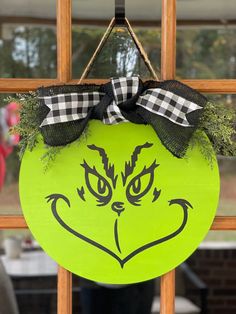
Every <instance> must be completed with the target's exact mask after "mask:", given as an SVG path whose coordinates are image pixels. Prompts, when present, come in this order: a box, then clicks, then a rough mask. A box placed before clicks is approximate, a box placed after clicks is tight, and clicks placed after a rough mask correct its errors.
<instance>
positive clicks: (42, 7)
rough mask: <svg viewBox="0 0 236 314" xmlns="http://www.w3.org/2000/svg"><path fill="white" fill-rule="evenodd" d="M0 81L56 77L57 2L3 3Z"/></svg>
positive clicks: (12, 1) (21, 0) (10, 0)
mask: <svg viewBox="0 0 236 314" xmlns="http://www.w3.org/2000/svg"><path fill="white" fill-rule="evenodd" d="M0 29H1V32H0V77H2V78H55V77H56V62H57V58H56V0H50V1H46V2H45V1H26V0H20V1H14V0H9V1H3V2H1V17H0Z"/></svg>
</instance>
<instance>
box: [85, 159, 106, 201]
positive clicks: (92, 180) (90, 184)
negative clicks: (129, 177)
mask: <svg viewBox="0 0 236 314" xmlns="http://www.w3.org/2000/svg"><path fill="white" fill-rule="evenodd" d="M81 166H82V167H83V168H84V169H85V182H86V185H87V188H88V190H89V192H90V193H91V194H92V195H93V196H94V197H96V199H97V202H98V203H100V204H98V206H103V205H106V204H107V203H109V201H110V200H111V197H112V188H111V186H110V184H109V182H108V181H107V180H106V179H105V178H104V177H103V176H102V175H101V174H100V173H98V172H97V170H96V168H95V167H93V168H91V167H90V166H89V165H88V164H87V163H86V161H84V163H83V164H81Z"/></svg>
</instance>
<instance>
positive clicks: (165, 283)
mask: <svg viewBox="0 0 236 314" xmlns="http://www.w3.org/2000/svg"><path fill="white" fill-rule="evenodd" d="M71 7H72V1H71V0H57V78H56V79H44V78H40V79H27V78H26V79H20V78H19V79H15V78H7V79H3V78H1V79H0V92H1V93H12V92H27V91H29V90H34V89H36V88H38V87H39V86H42V85H44V86H47V85H52V84H62V83H65V84H75V83H77V82H78V80H73V79H72V53H71V46H72V45H71V23H72V22H71ZM175 52H176V0H162V48H161V75H162V79H163V80H166V79H173V78H174V77H175V69H176V53H175ZM85 81H86V82H87V83H88V82H89V83H94V82H95V81H96V83H103V82H104V80H92V79H90V80H88V79H87V80H84V82H85ZM82 83H83V82H82ZM183 83H185V84H187V85H189V86H191V87H193V88H195V89H197V90H198V91H200V92H204V93H219V94H226V93H231V94H236V80H234V79H233V80H232V79H228V80H224V79H223V80H222V79H219V80H207V79H204V80H196V79H192V80H183ZM206 210H207V208H206ZM0 228H1V229H15V228H18V229H20V228H21V229H22V228H27V225H26V222H25V220H24V218H23V217H22V216H12V215H8V216H0ZM211 230H215V231H216V232H217V230H236V216H227V217H226V216H216V217H215V220H214V223H213V225H212V227H211ZM174 299H175V271H174V270H173V271H171V272H169V273H167V274H165V275H163V276H162V278H161V314H173V313H174V312H175V310H174ZM57 313H58V314H72V275H71V273H70V272H68V271H67V270H65V269H63V268H62V267H59V270H58V310H57Z"/></svg>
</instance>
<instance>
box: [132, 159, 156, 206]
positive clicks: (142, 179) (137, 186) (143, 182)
mask: <svg viewBox="0 0 236 314" xmlns="http://www.w3.org/2000/svg"><path fill="white" fill-rule="evenodd" d="M158 166H159V165H158V164H156V160H155V161H154V162H153V164H152V165H151V166H150V167H149V168H146V167H144V168H143V170H142V171H141V172H140V173H139V174H138V175H137V176H135V177H134V178H133V179H132V180H131V181H130V182H129V184H128V185H127V188H126V197H127V199H128V201H129V202H130V203H131V204H133V205H135V206H140V204H137V203H138V202H140V199H141V198H142V197H143V196H144V195H146V194H147V193H148V191H149V190H150V188H151V187H152V184H153V180H154V170H155V169H156V168H157V167H158Z"/></svg>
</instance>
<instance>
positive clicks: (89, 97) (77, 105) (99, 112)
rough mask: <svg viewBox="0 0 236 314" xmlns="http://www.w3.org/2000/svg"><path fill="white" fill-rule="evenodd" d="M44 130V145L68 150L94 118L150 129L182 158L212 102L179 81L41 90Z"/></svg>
mask: <svg viewBox="0 0 236 314" xmlns="http://www.w3.org/2000/svg"><path fill="white" fill-rule="evenodd" d="M38 92H39V95H40V96H39V99H40V104H41V106H40V108H41V113H40V123H41V124H40V127H41V133H42V135H43V137H44V140H45V143H47V144H48V145H51V146H60V145H66V144H68V143H70V142H72V141H74V140H75V139H76V138H78V137H79V136H80V135H81V134H82V132H83V130H84V128H85V127H86V125H87V123H88V121H89V120H90V119H99V120H101V121H102V122H103V123H104V124H110V125H111V124H117V123H120V122H129V121H130V122H133V123H138V124H150V125H151V126H152V127H153V129H154V130H155V132H156V133H157V135H158V136H159V138H160V140H161V141H162V142H163V144H164V145H165V146H166V147H167V149H169V150H170V151H171V152H172V153H173V154H174V155H175V156H177V157H182V156H183V155H184V153H185V151H186V149H187V147H188V143H189V140H190V138H191V136H192V134H193V132H194V131H195V129H196V127H197V124H198V121H199V118H200V115H201V113H202V111H203V110H202V109H203V108H204V106H205V104H206V102H207V100H206V98H205V97H204V96H203V95H201V94H199V93H198V92H196V91H194V90H193V89H191V88H190V87H188V86H186V85H184V84H182V83H180V82H178V81H174V80H173V81H164V82H156V81H148V82H145V83H143V82H142V81H141V80H140V79H139V78H138V77H130V78H127V77H120V78H113V79H111V81H110V83H107V84H104V85H100V86H93V85H68V86H53V87H46V88H40V89H39V90H38Z"/></svg>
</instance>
